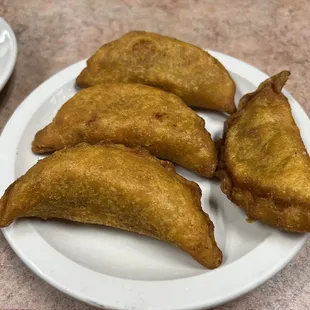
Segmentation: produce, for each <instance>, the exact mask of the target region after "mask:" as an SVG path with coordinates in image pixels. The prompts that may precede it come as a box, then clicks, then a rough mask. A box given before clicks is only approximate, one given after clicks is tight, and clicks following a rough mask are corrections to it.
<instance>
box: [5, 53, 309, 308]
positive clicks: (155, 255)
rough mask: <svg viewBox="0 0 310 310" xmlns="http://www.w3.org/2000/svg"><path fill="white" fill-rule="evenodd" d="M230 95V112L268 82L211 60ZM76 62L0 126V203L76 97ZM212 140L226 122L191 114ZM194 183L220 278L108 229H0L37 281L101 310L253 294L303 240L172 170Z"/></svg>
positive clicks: (214, 184) (201, 303)
mask: <svg viewBox="0 0 310 310" xmlns="http://www.w3.org/2000/svg"><path fill="white" fill-rule="evenodd" d="M211 53H212V55H213V56H215V57H216V58H217V59H218V60H219V61H221V62H222V63H223V64H224V65H225V67H226V68H227V69H228V70H229V72H230V73H231V76H232V77H233V79H234V80H235V82H236V85H237V94H236V102H238V101H239V98H240V96H241V95H243V94H245V93H248V92H251V91H253V90H254V89H255V88H256V87H257V86H258V84H259V83H260V82H262V81H263V80H265V79H266V78H267V75H266V74H264V73H262V72H261V71H259V70H258V69H256V68H254V67H252V66H250V65H248V64H246V63H244V62H242V61H239V60H237V59H235V58H232V57H230V56H227V55H224V54H220V53H216V52H211ZM84 66H85V61H81V62H79V63H76V64H74V65H72V66H70V67H68V68H66V69H65V70H63V71H61V72H59V73H58V74H56V75H54V76H53V77H51V78H50V79H49V80H47V81H46V82H45V83H43V84H42V85H41V86H39V87H38V88H37V89H36V90H34V91H33V92H32V93H31V94H30V95H29V96H28V98H26V99H25V101H24V102H23V103H22V104H21V105H20V107H19V108H18V109H17V110H16V112H15V113H14V115H13V116H12V118H11V119H10V120H9V122H8V123H7V125H6V127H5V129H4V131H3V133H2V136H1V139H0V149H1V150H4V151H1V153H0V170H1V179H0V193H1V194H2V192H3V191H4V190H5V188H6V187H7V186H8V185H9V184H10V183H11V182H13V181H14V180H15V179H16V178H17V177H19V176H20V175H22V174H24V173H25V172H26V171H27V170H28V169H29V168H30V167H31V166H32V165H34V164H35V163H36V162H37V160H38V159H39V158H40V157H39V156H36V155H34V154H33V153H32V152H31V142H32V139H33V137H34V135H35V133H36V131H37V130H39V129H41V128H42V127H43V126H45V125H46V124H47V123H49V122H50V121H51V120H52V118H53V116H54V115H55V114H56V112H57V110H58V109H59V108H60V106H61V105H62V104H63V103H64V102H65V101H66V100H67V99H69V98H70V97H72V96H73V95H74V94H75V93H76V92H77V91H78V89H76V87H75V78H76V77H77V75H78V74H79V73H80V71H81V70H82V69H83V68H84ZM284 93H285V95H286V96H287V97H288V98H289V101H290V104H291V106H292V111H293V115H294V118H295V120H296V122H297V124H298V126H299V128H300V130H301V134H302V137H303V140H304V142H305V144H306V147H307V148H308V151H310V136H309V135H307V133H309V132H310V122H309V119H308V117H307V115H306V114H305V112H304V111H303V110H302V108H301V107H300V105H299V104H298V103H297V102H296V101H295V100H294V99H293V98H292V96H291V95H290V94H289V93H287V92H286V91H284ZM199 114H200V115H201V116H202V117H203V118H204V119H205V121H206V127H207V129H208V130H209V131H210V132H211V133H212V136H213V138H219V137H221V135H222V130H223V122H224V120H225V118H226V117H225V115H224V114H220V113H215V112H200V111H199ZM178 171H179V172H180V173H181V174H182V175H184V176H185V177H187V178H189V179H192V180H194V181H195V182H197V183H198V184H199V185H200V187H201V189H202V191H203V197H202V205H203V208H204V210H205V211H207V212H208V213H209V214H210V216H211V218H212V220H213V222H214V224H215V235H216V239H217V242H218V244H219V246H220V248H221V249H222V250H223V253H224V261H223V264H222V266H221V267H220V268H218V269H215V270H212V271H210V270H207V269H205V268H203V267H202V266H200V265H199V264H198V263H196V262H195V261H194V260H193V259H192V258H191V257H190V256H188V255H187V254H185V253H184V252H182V251H181V250H179V249H177V248H174V247H173V246H171V245H169V244H167V243H164V242H161V241H158V240H154V239H151V238H148V237H144V236H140V235H137V234H134V233H127V232H123V231H120V230H117V229H112V228H106V227H99V226H92V225H83V224H74V223H64V222H61V221H41V220H36V219H23V220H18V221H15V222H14V223H13V224H12V225H10V226H9V227H7V228H5V229H3V233H4V236H5V237H6V239H7V241H8V242H9V244H10V245H11V247H12V248H13V249H14V251H15V252H16V254H17V255H18V256H19V257H20V258H21V259H22V261H23V262H24V263H25V264H26V265H27V266H28V267H29V268H30V269H31V270H33V271H34V272H35V273H36V274H37V275H38V276H40V277H41V278H42V279H44V280H45V281H47V282H48V283H50V284H51V285H53V286H54V287H56V288H58V289H59V290H61V291H63V292H65V293H66V294H69V295H71V296H73V297H75V298H77V299H80V300H82V301H84V302H86V303H89V304H92V305H95V306H98V307H104V308H108V309H141V310H142V309H143V310H145V309H154V310H155V309H156V310H159V309H166V310H172V309H206V308H209V307H214V306H216V305H219V304H222V303H225V302H227V301H229V300H232V299H234V298H236V297H238V296H240V295H242V294H244V293H246V292H248V291H250V290H252V289H254V288H255V287H257V286H258V285H260V284H262V283H263V282H264V281H266V280H267V279H269V278H270V277H272V276H273V275H274V274H275V273H276V272H278V271H279V270H280V269H282V268H283V267H284V266H285V265H286V264H287V263H288V262H289V261H290V260H291V259H292V258H293V257H294V256H295V255H296V253H297V252H298V251H299V250H300V249H301V247H302V246H303V245H304V243H305V241H306V235H304V234H291V233H284V232H281V231H279V230H277V229H273V228H271V227H268V226H265V225H263V224H260V223H258V222H254V223H251V224H250V223H248V222H246V220H245V219H246V216H245V214H244V213H243V212H242V211H241V210H239V209H238V208H237V207H236V206H235V205H233V204H232V203H231V202H230V201H229V200H228V199H227V198H226V196H225V195H224V194H222V192H221V190H220V184H219V182H218V181H214V180H208V179H204V178H200V177H198V176H197V175H194V174H192V173H190V172H188V171H186V170H185V169H181V168H178Z"/></svg>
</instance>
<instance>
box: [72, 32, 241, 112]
mask: <svg viewBox="0 0 310 310" xmlns="http://www.w3.org/2000/svg"><path fill="white" fill-rule="evenodd" d="M76 81H77V84H78V85H79V86H80V87H88V86H92V85H96V84H101V83H115V82H124V83H140V84H146V85H150V86H155V87H158V88H162V89H164V90H166V91H169V92H171V93H174V94H176V95H178V96H180V97H181V98H182V99H183V100H184V102H185V103H186V104H187V105H189V106H191V107H199V108H203V109H213V110H218V111H223V112H228V113H232V112H234V111H235V110H236V107H235V103H234V95H235V83H234V81H233V80H232V79H231V77H230V75H229V73H228V72H227V70H226V69H225V67H224V66H223V65H222V64H221V63H220V62H219V61H218V60H216V59H215V58H214V57H212V56H211V55H210V54H209V53H207V52H206V51H204V50H202V49H201V48H199V47H197V46H194V45H192V44H188V43H185V42H182V41H179V40H176V39H173V38H169V37H166V36H162V35H159V34H156V33H150V32H145V31H132V32H129V33H127V34H125V35H124V36H122V37H121V38H120V39H118V40H116V41H112V42H110V43H108V44H104V45H103V46H102V47H101V48H100V49H99V50H98V51H97V52H96V53H95V54H94V55H93V56H92V57H91V58H90V59H89V60H88V61H87V67H86V68H85V69H84V70H83V71H82V72H81V74H80V75H79V76H78V78H77V80H76Z"/></svg>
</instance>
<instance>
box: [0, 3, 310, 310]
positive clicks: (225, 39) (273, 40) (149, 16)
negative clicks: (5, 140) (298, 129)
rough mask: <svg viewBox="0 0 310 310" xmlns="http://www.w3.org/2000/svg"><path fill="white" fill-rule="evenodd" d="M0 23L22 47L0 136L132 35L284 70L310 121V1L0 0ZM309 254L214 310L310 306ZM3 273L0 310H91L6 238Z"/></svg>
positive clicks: (0, 99) (4, 96)
mask: <svg viewBox="0 0 310 310" xmlns="http://www.w3.org/2000/svg"><path fill="white" fill-rule="evenodd" d="M0 16H1V17H3V18H4V19H6V20H7V21H8V23H9V24H10V25H11V26H12V28H13V30H14V31H15V34H16V37H17V42H18V49H19V52H18V58H17V64H16V69H15V72H14V74H13V76H12V78H11V80H10V82H9V83H8V85H7V86H6V88H5V89H4V90H3V91H2V92H1V93H0V132H1V130H2V129H3V127H4V125H5V123H6V122H7V120H8V119H9V117H10V116H11V115H12V113H13V112H14V110H15V109H16V108H17V107H18V105H19V104H20V103H21V102H22V101H23V99H24V98H25V97H26V96H27V95H28V94H29V93H30V92H31V91H32V90H33V89H34V88H36V87H37V86H38V85H39V84H40V83H42V82H43V81H44V80H46V79H47V78H49V77H50V76H51V75H53V74H54V73H56V72H57V71H59V70H61V69H63V68H65V67H66V66H68V65H70V64H72V63H75V62H77V61H79V60H81V59H83V58H86V57H89V56H90V55H91V54H92V53H93V52H94V51H95V50H96V49H97V48H98V47H99V46H100V45H102V44H103V43H104V42H108V41H110V40H113V39H116V38H118V37H119V36H120V35H122V34H123V33H125V32H127V31H129V30H134V29H139V30H148V31H154V32H158V33H162V34H167V35H170V36H174V37H177V38H179V39H181V40H184V41H188V42H191V43H193V44H196V45H198V46H201V47H204V48H209V49H212V50H216V51H220V52H223V53H226V54H229V55H232V56H234V57H237V58H239V59H241V60H244V61H246V62H248V63H250V64H252V65H254V66H256V67H258V68H259V69H261V70H262V71H264V72H266V73H267V74H269V75H272V74H274V73H276V72H278V71H280V70H282V69H288V70H290V71H291V73H292V75H291V78H290V80H289V82H288V84H287V86H286V89H287V90H288V91H290V92H291V93H292V95H293V96H294V97H295V98H296V99H297V101H299V103H300V104H301V105H302V106H303V108H304V109H305V111H306V112H307V114H308V115H310V101H309V100H310V99H309V98H307V95H308V96H309V90H310V82H309V81H310V62H309V60H308V59H307V57H309V55H310V31H309V16H310V1H308V0H299V1H291V0H282V1H280V0H279V1H260V0H256V1H255V0H252V1H250V0H247V1H246V0H244V1H242V0H237V1H224V0H214V1H211V0H210V1H199V0H196V1H186V0H184V1H173V0H171V1H167V0H158V1H150V0H145V1H143V0H126V1H120V0H119V1H116V0H115V1H112V0H111V1H104V0H102V1H101V0H97V1H96V0H93V1H91V0H88V1H86V0H78V1H77V0H61V1H60V0H58V1H57V0H56V1H44V0H41V1H40V0H27V1H22V0H0ZM307 90H308V93H307V92H306V91H307ZM307 99H308V101H307ZM309 257H310V242H308V243H307V245H306V246H305V247H304V248H303V249H302V250H301V251H300V253H299V254H298V255H297V256H296V257H295V259H294V260H293V261H292V262H291V263H290V264H289V265H288V266H287V267H285V268H284V269H283V270H282V271H281V272H279V273H278V274H277V275H276V276H274V277H273V278H272V279H270V280H269V281H267V282H266V283H265V284H263V285H262V286H260V287H259V288H257V289H256V290H254V291H252V292H250V293H248V294H247V295H245V296H243V297H240V298H239V299H237V300H235V301H233V302H231V303H228V304H226V305H224V306H221V307H218V308H216V309H217V310H227V309H240V310H242V309H245V310H255V309H286V310H290V309H292V310H293V309H296V310H297V309H298V310H303V309H310V281H309V280H308V277H309V274H310V260H309V259H308V258H309ZM253 268H255V266H253ZM0 275H1V276H0V309H44V310H52V309H53V310H54V309H55V310H56V309H57V310H68V309H74V310H91V309H93V310H94V308H93V307H91V306H88V305H86V304H83V303H81V302H79V301H76V300H74V299H72V298H70V297H68V296H66V295H65V294H63V293H61V292H59V291H57V290H56V289H54V288H53V287H51V286H49V285H48V284H46V283H45V282H43V281H42V280H40V279H39V278H37V277H36V276H35V275H34V274H33V273H32V272H30V271H29V270H28V269H27V268H26V267H25V266H24V265H23V264H22V263H21V261H20V260H19V259H18V258H17V256H15V255H14V253H13V252H12V250H11V249H10V247H9V246H8V244H7V242H6V241H5V239H4V237H3V236H2V234H0Z"/></svg>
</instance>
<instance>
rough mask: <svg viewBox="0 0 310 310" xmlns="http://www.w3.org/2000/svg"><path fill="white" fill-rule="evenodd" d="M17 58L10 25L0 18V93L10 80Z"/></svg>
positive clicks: (15, 44) (14, 39)
mask: <svg viewBox="0 0 310 310" xmlns="http://www.w3.org/2000/svg"><path fill="white" fill-rule="evenodd" d="M16 56H17V43H16V38H15V35H14V32H13V30H12V28H11V27H10V25H9V24H8V23H7V22H6V21H5V20H4V19H3V18H1V17H0V91H1V90H2V88H3V87H4V86H5V84H6V82H7V81H8V79H9V78H10V76H11V74H12V72H13V69H14V66H15V63H16Z"/></svg>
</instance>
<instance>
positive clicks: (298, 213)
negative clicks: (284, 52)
mask: <svg viewBox="0 0 310 310" xmlns="http://www.w3.org/2000/svg"><path fill="white" fill-rule="evenodd" d="M288 76H289V72H286V71H283V72H281V73H279V74H278V75H275V76H273V77H271V78H270V79H268V80H267V81H265V82H264V83H262V84H261V85H260V86H259V88H258V89H257V90H256V91H255V92H254V93H251V94H248V95H245V96H244V97H243V98H242V99H241V101H240V106H239V108H238V112H236V113H235V114H234V115H232V116H231V117H230V119H229V120H228V121H227V123H226V132H225V135H224V140H225V141H224V146H223V147H222V155H221V163H220V170H221V169H222V171H219V175H221V176H222V178H223V182H222V189H223V191H224V192H225V193H226V194H227V196H228V197H229V198H230V199H231V200H232V201H233V202H235V203H236V204H237V205H238V206H240V207H241V208H243V209H244V210H245V212H246V213H247V215H248V216H249V217H252V218H255V219H258V220H261V221H262V222H265V223H267V224H270V225H273V226H276V227H279V228H281V229H284V230H289V231H298V232H306V231H310V160H309V155H308V153H307V151H306V148H305V146H304V144H303V141H302V139H301V137H300V132H299V129H298V127H297V125H296V123H295V121H294V119H293V116H292V113H291V108H290V105H289V102H288V100H287V98H286V97H285V96H284V95H283V94H282V92H281V89H282V87H283V85H284V83H285V82H286V80H287V79H288Z"/></svg>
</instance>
